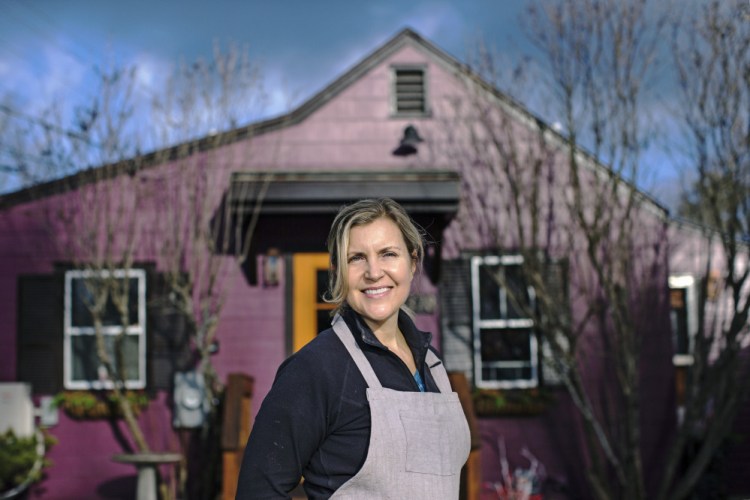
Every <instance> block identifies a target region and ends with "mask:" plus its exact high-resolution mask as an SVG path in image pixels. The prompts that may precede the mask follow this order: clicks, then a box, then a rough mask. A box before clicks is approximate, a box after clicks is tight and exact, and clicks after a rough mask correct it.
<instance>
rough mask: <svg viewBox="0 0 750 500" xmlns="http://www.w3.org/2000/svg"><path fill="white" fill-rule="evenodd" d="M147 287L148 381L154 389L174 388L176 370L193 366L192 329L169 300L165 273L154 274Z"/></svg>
mask: <svg viewBox="0 0 750 500" xmlns="http://www.w3.org/2000/svg"><path fill="white" fill-rule="evenodd" d="M147 290H148V299H147V306H148V323H147V327H146V335H147V338H148V343H147V346H146V347H147V348H146V352H147V356H148V370H147V384H148V387H149V389H150V390H171V389H172V380H173V376H174V372H176V371H186V370H189V369H192V368H193V354H192V350H191V348H190V329H189V327H188V322H187V320H186V318H185V316H184V315H183V314H181V313H180V312H179V311H178V310H177V309H176V308H175V307H174V306H173V305H172V302H171V301H170V300H169V293H170V290H169V286H168V285H167V281H166V279H165V277H164V275H162V274H158V273H153V274H150V275H149V286H148V287H147Z"/></svg>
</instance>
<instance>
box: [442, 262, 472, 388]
mask: <svg viewBox="0 0 750 500" xmlns="http://www.w3.org/2000/svg"><path fill="white" fill-rule="evenodd" d="M440 278H441V279H440V306H441V311H442V328H441V332H442V335H441V343H442V355H443V362H444V363H445V366H446V368H447V369H448V370H449V371H457V372H463V373H464V374H465V375H466V377H467V378H468V379H469V380H472V377H471V375H472V366H473V362H474V347H473V340H472V331H471V322H472V319H471V315H472V312H471V311H472V307H471V269H470V262H469V260H468V259H456V260H446V261H443V262H442V263H441V276H440Z"/></svg>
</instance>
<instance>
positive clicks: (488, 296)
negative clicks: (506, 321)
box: [479, 265, 502, 319]
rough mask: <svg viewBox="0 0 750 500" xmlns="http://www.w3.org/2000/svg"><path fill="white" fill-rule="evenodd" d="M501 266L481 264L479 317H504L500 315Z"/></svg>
mask: <svg viewBox="0 0 750 500" xmlns="http://www.w3.org/2000/svg"><path fill="white" fill-rule="evenodd" d="M500 272H502V269H501V268H500V266H486V265H483V266H479V317H480V318H481V319H502V316H501V315H500V285H499V281H498V273H500Z"/></svg>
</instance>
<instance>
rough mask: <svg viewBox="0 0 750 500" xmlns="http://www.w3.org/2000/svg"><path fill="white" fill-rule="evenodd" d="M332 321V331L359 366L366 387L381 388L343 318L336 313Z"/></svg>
mask: <svg viewBox="0 0 750 500" xmlns="http://www.w3.org/2000/svg"><path fill="white" fill-rule="evenodd" d="M332 323H333V331H334V332H335V333H336V335H338V337H339V339H341V342H342V343H343V344H344V347H346V350H347V351H349V355H351V357H352V359H353V360H354V364H355V365H357V368H359V371H360V372H361V373H362V376H363V377H364V378H365V382H367V387H370V388H372V389H380V388H382V387H383V386H382V385H380V380H379V379H378V376H377V375H375V370H373V369H372V365H370V362H369V361H367V358H366V357H365V353H363V352H362V349H361V348H360V347H359V344H357V341H356V340H354V335H353V334H352V332H351V330H349V327H348V326H347V325H346V321H344V318H342V317H341V316H340V315H338V314H336V315H335V316H334V317H333V322H332Z"/></svg>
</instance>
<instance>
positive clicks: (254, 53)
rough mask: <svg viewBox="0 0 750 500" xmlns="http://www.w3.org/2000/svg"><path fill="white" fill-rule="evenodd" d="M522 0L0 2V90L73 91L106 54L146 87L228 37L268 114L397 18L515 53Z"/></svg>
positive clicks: (335, 70)
mask: <svg viewBox="0 0 750 500" xmlns="http://www.w3.org/2000/svg"><path fill="white" fill-rule="evenodd" d="M523 3H524V2H523V1H522V0H502V1H498V0H468V1H466V0H464V1H452V2H451V1H435V0H430V1H421V0H415V1H411V2H404V1H395V0H386V1H377V2H374V1H370V2H357V1H351V0H349V1H343V0H333V1H325V2H312V1H309V0H307V1H304V0H287V1H284V0H279V1H259V0H252V1H239V0H223V1H213V2H205V1H203V2H201V1H197V0H186V1H181V2H176V1H161V2H159V1H156V2H155V1H153V0H149V1H145V0H132V1H127V2H114V1H109V2H104V1H99V2H95V1H82V0H65V1H59V0H0V10H2V12H3V15H1V16H0V96H3V95H7V93H9V92H10V93H12V94H13V95H15V96H19V95H20V96H23V98H24V100H26V103H27V105H28V108H27V109H30V110H34V109H38V106H39V104H42V103H44V102H46V101H48V100H49V99H74V100H75V99H79V98H84V97H85V92H86V89H87V83H90V81H91V78H92V75H93V73H92V67H94V65H99V66H105V65H107V64H108V63H111V62H112V61H114V62H116V63H118V64H121V65H130V64H134V65H136V66H137V67H138V68H139V72H140V74H141V78H142V79H143V82H142V83H143V84H144V85H149V84H153V82H154V79H155V78H157V77H158V75H157V74H161V72H163V71H164V69H165V68H167V67H169V66H171V65H173V64H174V63H175V62H177V61H179V60H180V59H181V58H182V59H184V60H188V61H192V60H195V59H196V58H197V57H200V56H204V57H208V56H209V55H210V52H211V47H212V43H213V42H214V41H219V42H221V43H228V42H239V43H241V44H246V45H247V46H248V48H249V52H250V55H251V57H253V58H254V59H255V60H256V61H258V62H260V65H261V69H262V71H263V73H264V76H265V81H266V85H267V89H268V91H269V94H270V95H269V98H270V101H269V103H268V106H267V109H266V113H267V114H275V113H277V112H281V111H284V110H285V109H284V108H285V107H286V106H288V102H289V99H290V98H293V100H294V101H293V102H294V104H298V103H299V101H300V100H303V99H304V98H306V97H309V96H310V95H311V94H312V93H314V92H315V91H317V90H320V89H321V88H323V87H324V86H325V85H326V84H327V83H329V82H330V81H332V80H333V79H334V78H335V77H336V76H338V75H339V74H340V73H342V72H343V71H344V70H345V69H347V68H348V67H350V66H351V65H353V64H354V63H356V62H357V61H358V60H359V59H361V58H362V57H363V56H364V55H366V54H367V53H369V52H370V51H372V50H374V49H375V48H377V47H378V46H379V45H380V44H381V43H383V42H384V41H385V40H387V39H388V38H390V37H391V36H393V35H394V34H396V33H397V32H398V31H400V30H401V29H403V28H404V27H407V26H408V27H411V28H413V29H415V30H416V31H418V32H419V33H420V34H422V35H423V36H425V37H427V38H428V39H430V40H431V41H433V42H434V43H436V44H437V45H438V46H440V47H441V48H442V49H444V50H446V51H447V52H449V53H451V54H452V55H454V56H455V57H458V58H463V56H464V55H465V53H466V51H467V48H468V46H469V44H470V43H472V41H473V40H476V38H477V37H479V36H483V37H486V38H488V39H491V40H492V41H493V43H494V44H496V45H497V46H498V47H500V46H502V47H506V48H508V49H509V50H514V51H515V50H516V46H515V45H514V44H513V43H510V42H509V40H511V39H515V40H519V39H520V33H519V30H518V16H519V14H520V13H521V12H522V10H523Z"/></svg>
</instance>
